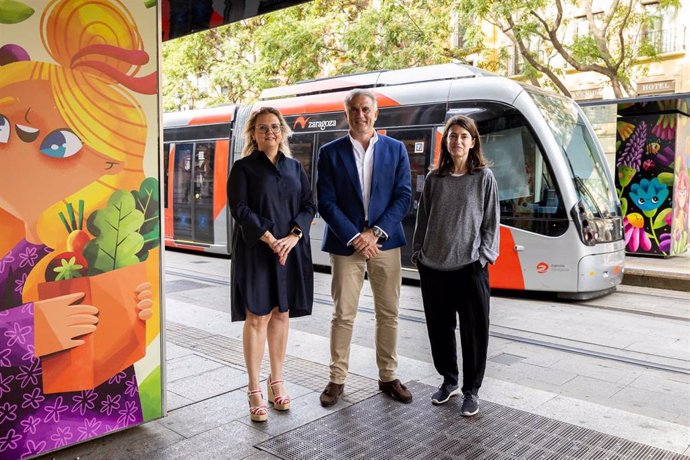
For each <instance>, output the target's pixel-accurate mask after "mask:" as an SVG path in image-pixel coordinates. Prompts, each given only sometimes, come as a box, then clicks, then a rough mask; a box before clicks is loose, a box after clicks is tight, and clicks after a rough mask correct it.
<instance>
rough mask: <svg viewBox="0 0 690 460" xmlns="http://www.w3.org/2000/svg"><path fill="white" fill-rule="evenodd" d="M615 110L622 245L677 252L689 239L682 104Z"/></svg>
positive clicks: (628, 106) (638, 251)
mask: <svg viewBox="0 0 690 460" xmlns="http://www.w3.org/2000/svg"><path fill="white" fill-rule="evenodd" d="M683 107H685V110H683ZM618 114H619V118H618V123H617V151H616V173H617V174H616V188H617V191H618V196H619V198H620V200H621V205H622V210H623V215H624V216H625V219H624V232H625V242H626V250H627V252H628V253H635V254H648V255H658V256H670V255H676V254H682V253H684V252H685V251H686V250H687V239H688V237H687V207H688V204H687V188H688V184H687V183H688V181H687V167H686V166H685V164H686V157H687V154H688V152H685V151H684V150H685V149H686V148H687V147H688V146H686V145H685V139H684V134H683V131H684V129H685V128H682V129H681V125H682V126H683V127H685V126H686V124H687V121H686V119H687V106H686V103H685V101H684V100H682V99H680V100H679V99H671V100H661V101H650V102H643V103H635V104H620V105H619V106H618ZM681 139H682V140H683V141H682V142H681Z"/></svg>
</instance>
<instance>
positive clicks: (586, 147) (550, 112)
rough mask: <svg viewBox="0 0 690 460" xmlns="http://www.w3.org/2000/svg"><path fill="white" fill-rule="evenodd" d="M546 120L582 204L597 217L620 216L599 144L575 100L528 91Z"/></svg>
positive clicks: (529, 89) (530, 89)
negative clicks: (559, 147) (560, 148)
mask: <svg viewBox="0 0 690 460" xmlns="http://www.w3.org/2000/svg"><path fill="white" fill-rule="evenodd" d="M525 89H526V90H527V92H528V93H529V94H530V95H531V96H532V100H534V102H535V104H536V105H537V107H538V108H539V110H540V112H541V113H542V115H543V116H544V118H545V119H546V122H547V124H548V125H549V128H550V129H551V131H552V133H553V135H554V137H555V138H556V142H558V144H559V145H560V146H561V147H562V150H561V151H562V152H563V155H564V157H565V160H566V163H567V164H568V166H569V168H570V175H571V178H572V179H573V183H574V185H575V189H576V190H577V192H578V194H579V196H580V200H581V202H582V203H584V204H585V205H586V206H587V207H588V208H589V209H588V211H589V212H590V213H591V215H593V216H595V217H610V216H617V215H618V203H617V200H616V194H615V193H614V190H613V189H612V184H611V183H610V181H609V179H608V177H607V174H606V168H607V166H606V164H605V162H604V161H605V160H604V156H603V154H602V153H601V152H600V150H599V147H598V144H597V143H596V141H595V140H594V139H593V137H592V133H591V131H590V130H589V129H588V128H587V124H586V123H585V121H584V119H583V115H582V111H581V110H579V108H578V106H577V104H575V102H573V101H572V100H569V99H566V98H563V97H560V96H556V95H553V94H545V93H542V92H540V91H537V90H534V89H532V88H525Z"/></svg>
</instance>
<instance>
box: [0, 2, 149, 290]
mask: <svg viewBox="0 0 690 460" xmlns="http://www.w3.org/2000/svg"><path fill="white" fill-rule="evenodd" d="M40 36H41V42H42V44H43V46H44V47H45V49H46V50H47V51H48V53H49V54H50V56H51V58H53V59H54V60H55V62H56V63H55V64H53V63H47V62H34V61H18V62H12V63H10V64H6V65H4V66H3V68H2V80H1V82H0V87H6V86H9V85H12V84H14V83H20V82H27V81H36V80H42V81H45V82H47V83H48V85H49V87H50V95H49V96H50V97H52V99H53V101H54V103H55V107H56V108H57V110H58V112H59V113H60V115H61V116H62V118H64V120H65V122H66V123H67V126H68V127H69V128H70V129H71V130H72V131H73V132H74V133H75V134H76V135H77V136H78V137H79V138H80V140H81V141H82V142H83V143H84V145H87V146H89V147H90V148H91V149H92V150H94V151H96V152H97V153H99V154H101V155H103V156H105V157H107V158H111V159H113V160H115V161H117V162H120V163H123V171H122V172H121V173H119V174H114V175H110V176H102V177H101V178H99V179H98V180H96V181H95V182H93V183H91V184H89V185H88V186H86V187H85V188H83V189H81V190H79V191H78V192H76V193H75V194H73V195H71V196H68V197H56V203H55V204H54V205H52V206H50V207H48V208H47V209H46V210H45V211H44V212H43V214H42V216H41V218H40V219H39V222H38V232H39V236H40V238H41V241H42V242H43V243H44V244H46V245H47V246H49V247H52V248H54V249H56V251H55V252H56V253H57V252H59V250H60V249H62V248H64V246H65V240H66V236H65V234H64V227H63V226H62V223H61V222H60V220H59V218H58V211H61V210H64V209H65V205H66V203H69V202H76V201H78V200H84V202H85V213H84V215H85V216H88V215H89V214H90V213H91V212H92V211H93V210H95V209H99V208H101V207H103V206H104V205H105V203H106V202H107V200H108V198H109V197H110V195H111V194H112V192H113V191H115V190H118V189H137V188H138V187H139V184H140V183H141V181H142V180H143V164H142V160H143V157H144V153H145V148H146V137H147V133H148V127H147V123H146V116H145V114H144V111H143V109H142V107H141V105H140V104H139V102H138V101H137V100H136V99H135V98H134V96H133V95H132V93H131V92H130V91H129V90H128V89H126V88H129V89H131V90H133V91H136V92H139V93H142V94H154V93H155V92H156V82H157V79H156V75H155V73H153V74H150V75H146V76H143V77H139V76H137V75H138V73H139V72H140V70H141V67H142V65H143V64H145V63H146V62H148V55H147V54H146V52H145V51H144V50H143V41H142V39H141V36H140V34H139V32H138V30H137V25H136V22H135V20H134V18H133V17H132V15H131V13H130V12H129V11H128V10H127V8H126V7H125V6H124V5H123V4H122V3H120V2H119V1H118V0H107V1H106V0H53V1H51V2H50V3H49V4H48V6H47V7H46V8H45V10H44V12H43V14H42V16H41V30H40ZM27 173H28V174H30V172H27ZM67 180H68V179H67ZM37 187H40V184H37ZM45 192H46V193H50V190H45ZM20 238H21V237H20ZM18 239H19V238H18ZM18 239H17V240H18ZM45 259H49V257H46V258H44V260H42V261H41V262H42V263H40V264H39V265H37V267H36V268H35V269H34V270H33V271H32V273H31V274H30V275H29V280H27V283H26V285H25V289H24V297H25V298H26V297H27V296H31V295H32V294H29V291H30V290H31V289H33V288H35V285H36V283H38V282H40V281H42V279H41V276H42V272H43V270H42V268H43V265H46V264H47V263H48V261H47V260H45ZM39 273H40V274H39Z"/></svg>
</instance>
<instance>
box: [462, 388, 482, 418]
mask: <svg viewBox="0 0 690 460" xmlns="http://www.w3.org/2000/svg"><path fill="white" fill-rule="evenodd" d="M461 412H462V415H463V417H472V416H473V415H477V412H479V398H477V396H475V395H473V394H472V393H470V392H469V391H466V392H465V400H464V401H463V402H462V409H461Z"/></svg>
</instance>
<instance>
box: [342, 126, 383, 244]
mask: <svg viewBox="0 0 690 460" xmlns="http://www.w3.org/2000/svg"><path fill="white" fill-rule="evenodd" d="M347 135H348V136H349V138H350V142H352V154H353V156H354V158H355V164H356V165H357V174H358V175H359V184H360V186H361V187H362V201H363V202H364V220H369V200H370V199H371V178H372V176H373V175H374V144H376V142H378V140H379V135H378V134H376V131H374V136H373V137H372V138H371V139H370V140H369V147H367V149H366V150H364V146H363V145H362V143H361V142H359V141H358V140H356V139H355V138H354V137H352V136H351V135H350V133H348V134H347ZM381 232H383V235H384V238H386V239H387V238H388V235H386V232H384V231H383V230H381ZM359 235H360V233H357V234H356V235H355V236H353V237H352V238H351V239H350V241H348V242H347V246H350V245H352V242H353V241H354V240H355V239H356V238H357V237H358V236H359Z"/></svg>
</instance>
